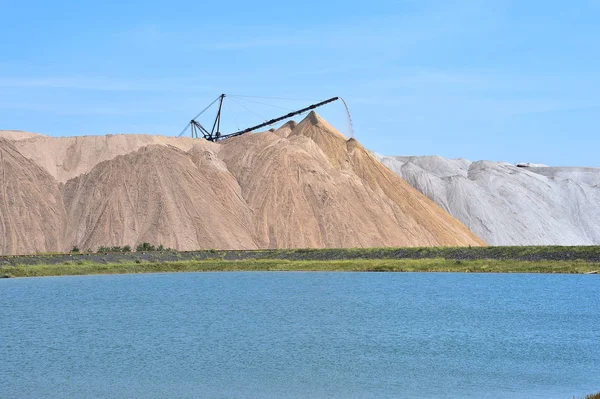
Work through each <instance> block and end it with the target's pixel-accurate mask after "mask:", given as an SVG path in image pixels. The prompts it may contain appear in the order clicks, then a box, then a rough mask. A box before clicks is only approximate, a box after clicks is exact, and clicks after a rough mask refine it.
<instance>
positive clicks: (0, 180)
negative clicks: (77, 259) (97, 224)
mask: <svg viewBox="0 0 600 399" xmlns="http://www.w3.org/2000/svg"><path fill="white" fill-rule="evenodd" d="M64 221H65V209H64V207H63V202H62V197H61V193H60V191H59V188H58V183H57V182H56V181H55V180H54V179H53V178H52V176H50V175H49V174H48V173H47V172H46V171H44V170H43V169H42V168H40V167H39V166H37V165H36V164H35V163H33V162H32V161H31V160H29V159H27V158H25V157H24V156H23V155H21V154H20V153H19V152H18V151H17V149H16V148H15V146H14V145H13V142H11V141H8V140H6V139H3V138H0V253H3V254H6V253H8V254H28V253H37V252H53V251H60V250H63V244H62V232H63V231H64Z"/></svg>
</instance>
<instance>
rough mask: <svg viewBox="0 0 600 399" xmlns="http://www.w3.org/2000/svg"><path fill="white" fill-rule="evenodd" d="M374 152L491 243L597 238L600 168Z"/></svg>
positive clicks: (548, 242)
mask: <svg viewBox="0 0 600 399" xmlns="http://www.w3.org/2000/svg"><path fill="white" fill-rule="evenodd" d="M377 157H378V158H379V159H380V160H381V161H382V162H383V163H384V164H385V165H386V166H388V167H389V168H390V169H391V170H392V171H394V172H395V173H396V174H398V175H399V176H400V177H402V178H403V179H404V180H406V181H407V182H408V183H410V184H411V185H412V186H413V187H415V188H416V189H417V190H419V191H421V192H422V193H423V194H424V195H426V196H427V197H428V198H430V199H432V200H433V201H434V202H436V203H437V204H438V205H439V206H440V207H442V208H443V209H445V210H446V211H448V212H449V213H450V214H451V215H452V216H454V217H455V218H457V219H458V220H460V221H461V222H463V223H464V224H465V225H466V226H467V227H468V228H469V229H471V231H473V232H474V233H475V234H476V235H477V236H479V237H481V238H482V239H483V240H484V241H486V242H487V243H488V244H490V245H598V244H600V168H579V167H548V166H541V165H535V164H528V165H530V166H526V165H523V167H517V166H515V165H511V164H508V163H501V162H489V161H479V162H471V161H468V160H465V159H446V158H442V157H437V156H423V157H394V156H381V155H377Z"/></svg>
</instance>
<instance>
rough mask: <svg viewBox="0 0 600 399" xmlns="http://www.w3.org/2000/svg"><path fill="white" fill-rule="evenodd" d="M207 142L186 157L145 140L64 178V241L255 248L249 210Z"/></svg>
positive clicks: (92, 245) (94, 244) (184, 247)
mask: <svg viewBox="0 0 600 399" xmlns="http://www.w3.org/2000/svg"><path fill="white" fill-rule="evenodd" d="M199 141H200V140H199ZM214 147H218V146H217V145H214V144H212V143H207V142H206V141H204V140H202V141H200V144H198V146H197V147H195V148H194V149H193V150H192V153H191V154H188V153H186V152H184V151H182V150H180V149H177V148H175V147H167V146H160V145H151V146H147V147H143V148H141V149H140V150H138V151H135V152H132V153H130V154H126V155H120V156H118V157H116V158H115V159H113V160H110V161H105V162H102V163H100V164H98V165H96V167H94V168H93V169H92V170H91V171H90V173H87V174H84V175H81V176H79V177H77V178H75V179H72V180H69V181H68V182H67V184H66V185H65V190H64V192H65V206H66V208H67V212H68V221H69V223H68V229H67V237H68V238H69V239H70V240H71V241H70V243H71V244H72V245H78V246H80V247H81V248H97V247H98V246H99V245H126V244H129V245H132V244H134V243H139V242H150V243H162V244H164V245H165V246H168V247H172V248H178V249H182V250H191V249H197V248H216V249H219V248H239V249H248V248H256V243H255V240H254V236H253V229H252V221H251V214H250V212H249V210H248V208H247V206H246V204H245V202H244V201H243V199H242V198H241V196H240V189H239V186H238V185H237V182H236V181H235V179H234V178H233V177H232V176H231V175H230V174H229V173H227V171H226V169H225V168H224V167H223V165H222V163H221V162H220V161H219V160H218V158H217V157H216V151H215V150H216V149H215V148H214ZM217 149H218V148H217ZM198 166H201V168H199V167H198Z"/></svg>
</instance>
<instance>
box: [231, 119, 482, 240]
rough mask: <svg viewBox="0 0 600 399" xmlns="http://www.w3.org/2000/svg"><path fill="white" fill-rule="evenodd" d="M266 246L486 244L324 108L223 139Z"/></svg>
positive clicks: (261, 238) (258, 234)
mask: <svg viewBox="0 0 600 399" xmlns="http://www.w3.org/2000/svg"><path fill="white" fill-rule="evenodd" d="M221 145H222V147H223V148H222V149H221V152H220V154H221V156H222V158H223V160H224V161H225V163H226V164H227V166H228V169H229V171H230V172H231V173H233V175H234V176H235V177H236V179H237V181H238V182H239V184H240V186H241V187H242V194H243V196H244V198H245V199H246V201H247V202H248V204H249V206H250V208H251V210H252V211H253V213H254V217H255V223H256V234H257V239H258V243H259V245H260V246H261V247H270V248H282V247H363V246H393V245H399V246H419V245H480V244H482V241H480V240H479V239H478V238H477V237H475V236H474V235H473V234H472V233H470V232H469V231H468V230H467V229H466V228H465V227H464V226H463V225H462V224H461V223H459V222H457V221H456V220H455V219H453V218H451V217H450V216H449V215H448V214H447V213H445V212H444V211H442V210H441V209H440V208H439V207H437V206H436V205H435V204H433V203H432V202H431V201H429V200H428V199H427V198H425V197H424V196H423V195H421V194H420V193H419V192H417V191H416V190H414V189H413V188H412V187H411V186H410V185H408V184H406V183H405V182H403V181H402V179H399V178H398V177H397V176H395V175H394V174H393V173H391V172H390V171H389V170H388V169H387V168H385V167H384V166H383V165H381V164H380V163H379V162H378V161H377V160H376V159H375V158H374V157H373V156H372V155H371V154H370V153H368V152H367V151H366V150H365V149H364V148H363V147H362V146H361V145H360V144H358V143H357V142H356V141H355V140H353V139H351V140H346V138H345V137H344V136H342V135H341V134H340V133H339V132H337V131H336V130H335V129H334V128H332V127H331V126H330V125H329V124H327V123H326V122H325V121H324V120H323V119H321V118H320V117H319V116H318V115H317V114H315V113H311V114H310V115H308V116H307V118H306V119H304V120H303V121H302V122H301V123H300V124H298V125H297V126H294V127H293V129H292V131H291V132H290V133H289V134H288V135H287V139H286V138H282V137H281V136H280V135H278V134H277V132H276V133H270V132H265V133H260V134H254V135H246V136H242V137H239V138H236V139H235V140H228V141H225V142H223V144H221Z"/></svg>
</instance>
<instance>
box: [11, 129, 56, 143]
mask: <svg viewBox="0 0 600 399" xmlns="http://www.w3.org/2000/svg"><path fill="white" fill-rule="evenodd" d="M34 137H49V136H45V135H43V134H39V133H31V132H25V131H23V130H0V138H4V139H7V140H13V141H19V140H26V139H31V138H34Z"/></svg>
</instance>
